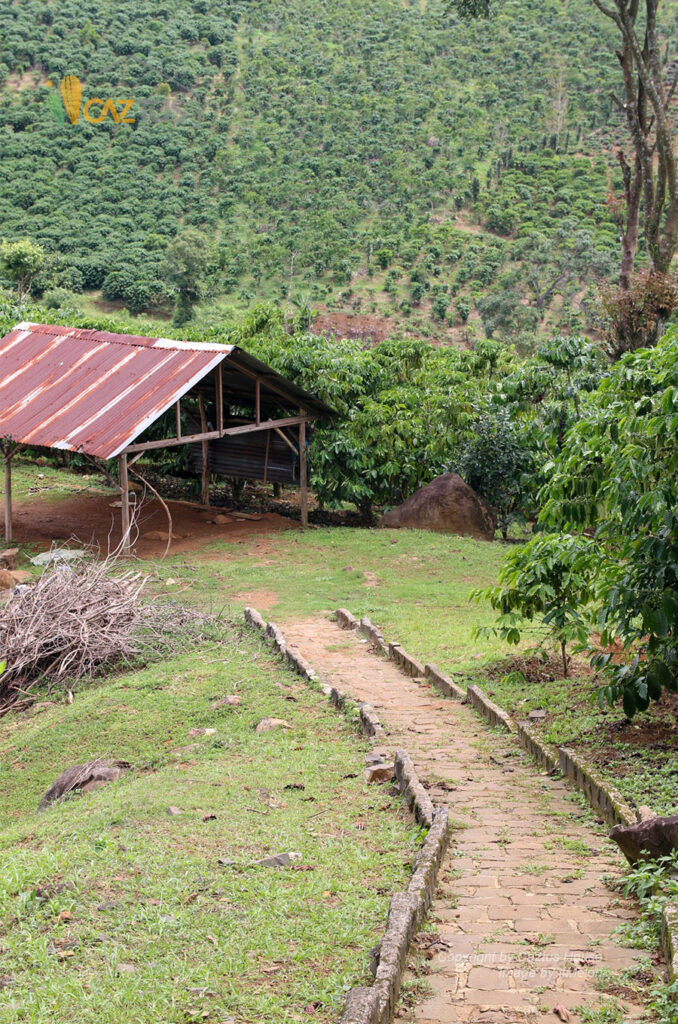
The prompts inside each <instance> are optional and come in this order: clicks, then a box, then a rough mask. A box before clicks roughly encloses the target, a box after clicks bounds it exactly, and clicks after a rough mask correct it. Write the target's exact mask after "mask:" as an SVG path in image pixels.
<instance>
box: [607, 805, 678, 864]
mask: <svg viewBox="0 0 678 1024" xmlns="http://www.w3.org/2000/svg"><path fill="white" fill-rule="evenodd" d="M610 839H613V840H614V842H615V843H616V844H617V846H618V847H619V849H620V850H621V852H622V853H623V854H624V856H625V857H626V859H627V860H628V862H629V863H630V864H638V863H639V861H642V860H656V858H657V857H667V856H669V854H671V853H674V852H675V851H676V850H678V814H673V815H671V816H670V817H660V816H659V815H657V816H656V817H654V818H648V819H647V820H646V821H639V822H637V823H636V824H635V825H615V827H614V828H613V829H612V831H611V832H610Z"/></svg>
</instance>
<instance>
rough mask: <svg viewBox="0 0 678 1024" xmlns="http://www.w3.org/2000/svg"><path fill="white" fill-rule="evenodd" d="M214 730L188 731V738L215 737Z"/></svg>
mask: <svg viewBox="0 0 678 1024" xmlns="http://www.w3.org/2000/svg"><path fill="white" fill-rule="evenodd" d="M216 732H217V730H216V729H189V730H188V735H189V736H216Z"/></svg>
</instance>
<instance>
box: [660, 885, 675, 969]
mask: <svg viewBox="0 0 678 1024" xmlns="http://www.w3.org/2000/svg"><path fill="white" fill-rule="evenodd" d="M662 949H663V950H664V955H665V956H666V962H667V963H668V965H669V981H678V904H676V903H673V904H669V905H668V906H666V907H664V913H663V915H662Z"/></svg>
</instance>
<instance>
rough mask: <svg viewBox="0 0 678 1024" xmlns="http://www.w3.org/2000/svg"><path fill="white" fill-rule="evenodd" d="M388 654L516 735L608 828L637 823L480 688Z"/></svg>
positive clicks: (607, 791) (593, 778)
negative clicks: (558, 773) (465, 685)
mask: <svg viewBox="0 0 678 1024" xmlns="http://www.w3.org/2000/svg"><path fill="white" fill-rule="evenodd" d="M335 615H336V618H337V620H338V621H339V622H340V623H341V624H342V625H344V626H345V627H346V628H349V629H350V628H358V627H359V626H360V623H358V620H357V619H355V618H354V616H353V615H351V613H350V612H349V611H347V609H345V608H344V609H340V610H339V611H337V612H336V613H335ZM368 621H369V620H368ZM380 635H381V634H380ZM387 650H388V653H389V658H390V659H391V660H392V661H394V662H395V663H396V665H398V667H399V668H401V669H402V670H403V671H404V672H405V673H406V674H407V675H410V676H414V677H419V676H424V677H425V678H426V679H427V680H428V681H429V682H431V683H432V685H433V686H435V687H436V689H438V690H439V691H440V692H441V693H443V694H444V695H445V696H447V697H454V698H457V699H461V700H463V699H466V700H468V701H469V703H470V704H472V706H473V707H474V708H475V709H476V711H478V713H479V714H480V715H482V717H483V718H485V719H486V721H488V722H490V724H491V725H496V726H499V727H500V728H503V729H506V730H507V732H509V733H511V734H513V735H515V737H516V739H517V740H518V742H519V743H520V745H521V746H522V747H523V748H524V749H525V750H526V751H527V752H528V753H529V754H530V755H531V757H533V758H534V760H535V761H536V762H537V764H539V765H540V767H542V768H544V769H545V770H546V771H549V772H553V771H557V770H560V771H561V772H562V773H563V775H564V776H565V777H566V778H568V779H569V780H570V781H571V782H572V784H573V785H574V786H575V788H576V789H578V790H580V791H581V792H582V793H583V794H584V796H585V797H586V799H587V800H588V802H589V804H590V806H591V807H592V808H593V810H594V811H595V812H596V813H597V814H600V815H601V816H602V817H603V818H604V820H605V821H607V823H608V824H610V825H633V824H635V822H636V821H637V820H638V815H637V814H636V813H635V812H634V811H633V810H632V809H631V808H630V807H629V805H628V804H627V803H626V802H625V800H624V799H623V797H622V796H621V794H620V793H618V792H617V790H616V789H615V788H614V787H613V786H610V785H608V784H607V783H606V782H604V781H603V780H602V779H601V777H600V775H599V773H598V772H597V771H596V769H595V768H594V767H593V766H592V765H590V764H588V762H587V761H585V760H584V758H582V757H581V756H580V755H579V754H576V753H575V752H574V751H573V750H570V749H568V748H567V747H558V748H557V749H556V748H553V747H551V746H550V745H549V744H548V743H545V742H544V740H542V739H541V737H539V736H538V734H537V732H536V731H535V730H533V729H532V728H531V726H530V725H529V724H528V723H527V722H520V723H518V724H517V725H516V723H515V722H514V720H513V719H512V718H511V716H510V715H509V714H507V712H506V711H504V709H503V708H501V707H499V705H498V704H495V703H494V701H491V700H490V698H489V697H488V696H487V694H486V693H484V691H483V690H481V688H480V687H479V686H469V687H468V688H467V689H466V690H465V691H464V690H463V689H462V688H461V687H460V686H458V685H457V684H456V683H454V682H453V681H452V680H451V679H450V678H449V676H445V675H443V673H442V672H440V671H439V670H438V669H437V668H436V667H435V666H434V665H426V666H425V668H423V669H422V668H421V665H420V664H419V662H417V661H416V659H414V658H412V657H411V656H410V655H408V654H406V652H405V651H404V650H403V648H402V647H401V646H400V644H396V643H388V644H387ZM415 669H416V671H415Z"/></svg>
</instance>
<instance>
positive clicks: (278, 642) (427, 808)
mask: <svg viewBox="0 0 678 1024" xmlns="http://www.w3.org/2000/svg"><path fill="white" fill-rule="evenodd" d="M343 614H344V615H346V616H347V618H346V624H347V625H349V623H350V620H351V619H353V616H351V615H350V613H347V612H344V613H343ZM245 621H246V622H247V623H248V624H249V625H250V626H253V627H254V628H255V629H257V630H258V631H259V632H260V633H261V634H262V636H263V637H269V638H270V639H272V640H273V644H274V646H275V647H276V648H277V650H278V652H279V653H280V654H281V656H282V657H284V658H285V659H286V661H287V662H288V663H289V665H290V667H291V668H293V669H294V670H295V671H296V672H298V674H299V675H301V676H304V677H305V678H306V679H308V681H309V682H312V683H317V681H318V676H317V674H316V672H315V671H314V670H313V668H312V666H310V665H309V664H308V662H306V661H305V660H304V659H303V658H302V657H301V656H300V655H299V654H298V653H297V652H296V651H294V650H292V649H290V648H289V647H288V646H287V644H286V642H285V637H284V635H283V633H282V631H281V630H280V629H279V627H278V626H276V625H275V623H273V622H269V623H266V622H265V621H264V619H263V618H262V616H261V615H260V614H259V612H258V611H256V609H254V608H246V609H245ZM353 621H354V622H355V626H356V627H360V628H361V629H363V626H362V622H361V623H358V622H357V621H356V620H353ZM363 622H365V630H367V629H369V630H370V631H374V633H373V634H372V633H371V632H370V638H373V636H374V634H376V633H377V630H376V628H375V627H374V626H373V625H372V623H370V622H369V620H363ZM351 628H355V627H353V626H351ZM382 643H383V638H382ZM321 688H322V691H323V692H324V693H325V695H326V696H327V697H329V699H330V701H331V702H332V704H333V705H334V706H335V707H336V708H337V709H338V710H341V711H343V712H344V713H349V714H352V715H353V716H355V717H357V719H358V721H359V723H360V727H361V730H362V731H363V732H364V733H366V734H367V735H368V736H371V737H373V738H375V739H380V738H382V737H383V736H384V735H385V733H384V729H383V727H382V725H381V723H380V721H379V719H378V717H377V715H376V713H375V711H374V709H373V708H372V707H371V706H370V705H369V704H364V703H363V704H358V703H357V702H356V701H354V700H351V698H349V697H348V696H347V695H346V694H344V693H342V692H341V691H340V690H338V689H337V688H336V687H329V686H322V687H321ZM394 767H395V776H396V779H397V781H398V787H399V789H400V791H401V793H402V795H403V797H404V799H405V800H406V802H407V805H408V806H409V808H410V810H411V811H412V813H413V815H414V818H415V820H416V821H417V823H418V824H419V825H421V826H422V828H426V829H428V833H427V836H426V839H425V841H424V844H423V846H422V847H421V849H420V850H419V851H418V853H417V855H416V857H415V859H414V864H413V873H412V877H411V878H410V881H409V883H408V885H407V889H406V890H405V892H396V893H394V894H393V896H392V897H391V901H390V903H389V909H388V916H387V919H386V929H385V932H384V937H383V938H382V940H381V942H380V943H379V946H378V958H377V963H376V969H375V971H374V983H373V984H372V985H371V986H369V987H367V986H360V987H356V988H353V989H351V990H350V991H349V992H348V994H347V996H346V1003H345V1010H344V1013H343V1014H342V1017H341V1021H340V1024H388V1022H389V1021H390V1020H391V1018H392V1016H393V1013H394V1011H395V1007H396V1003H397V1001H398V995H399V993H400V979H401V975H402V973H403V971H404V969H405V966H406V963H407V956H408V953H409V950H410V945H411V943H412V939H413V938H414V935H415V934H416V932H417V930H418V929H419V927H420V925H421V923H422V921H423V920H424V918H425V916H426V914H427V913H428V910H429V907H430V905H431V901H432V899H433V893H434V891H435V887H436V880H437V877H438V871H439V869H440V865H441V863H442V861H443V857H444V856H445V852H446V850H447V847H448V845H449V839H450V829H449V815H448V810H447V808H446V807H435V806H434V805H433V803H432V802H431V799H430V797H429V796H428V793H427V792H426V790H425V789H424V787H423V786H422V784H421V782H420V781H419V778H418V776H417V773H416V771H415V768H414V765H413V763H412V759H411V758H410V755H409V754H408V753H407V751H406V750H398V751H397V752H396V756H395V762H394Z"/></svg>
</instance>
